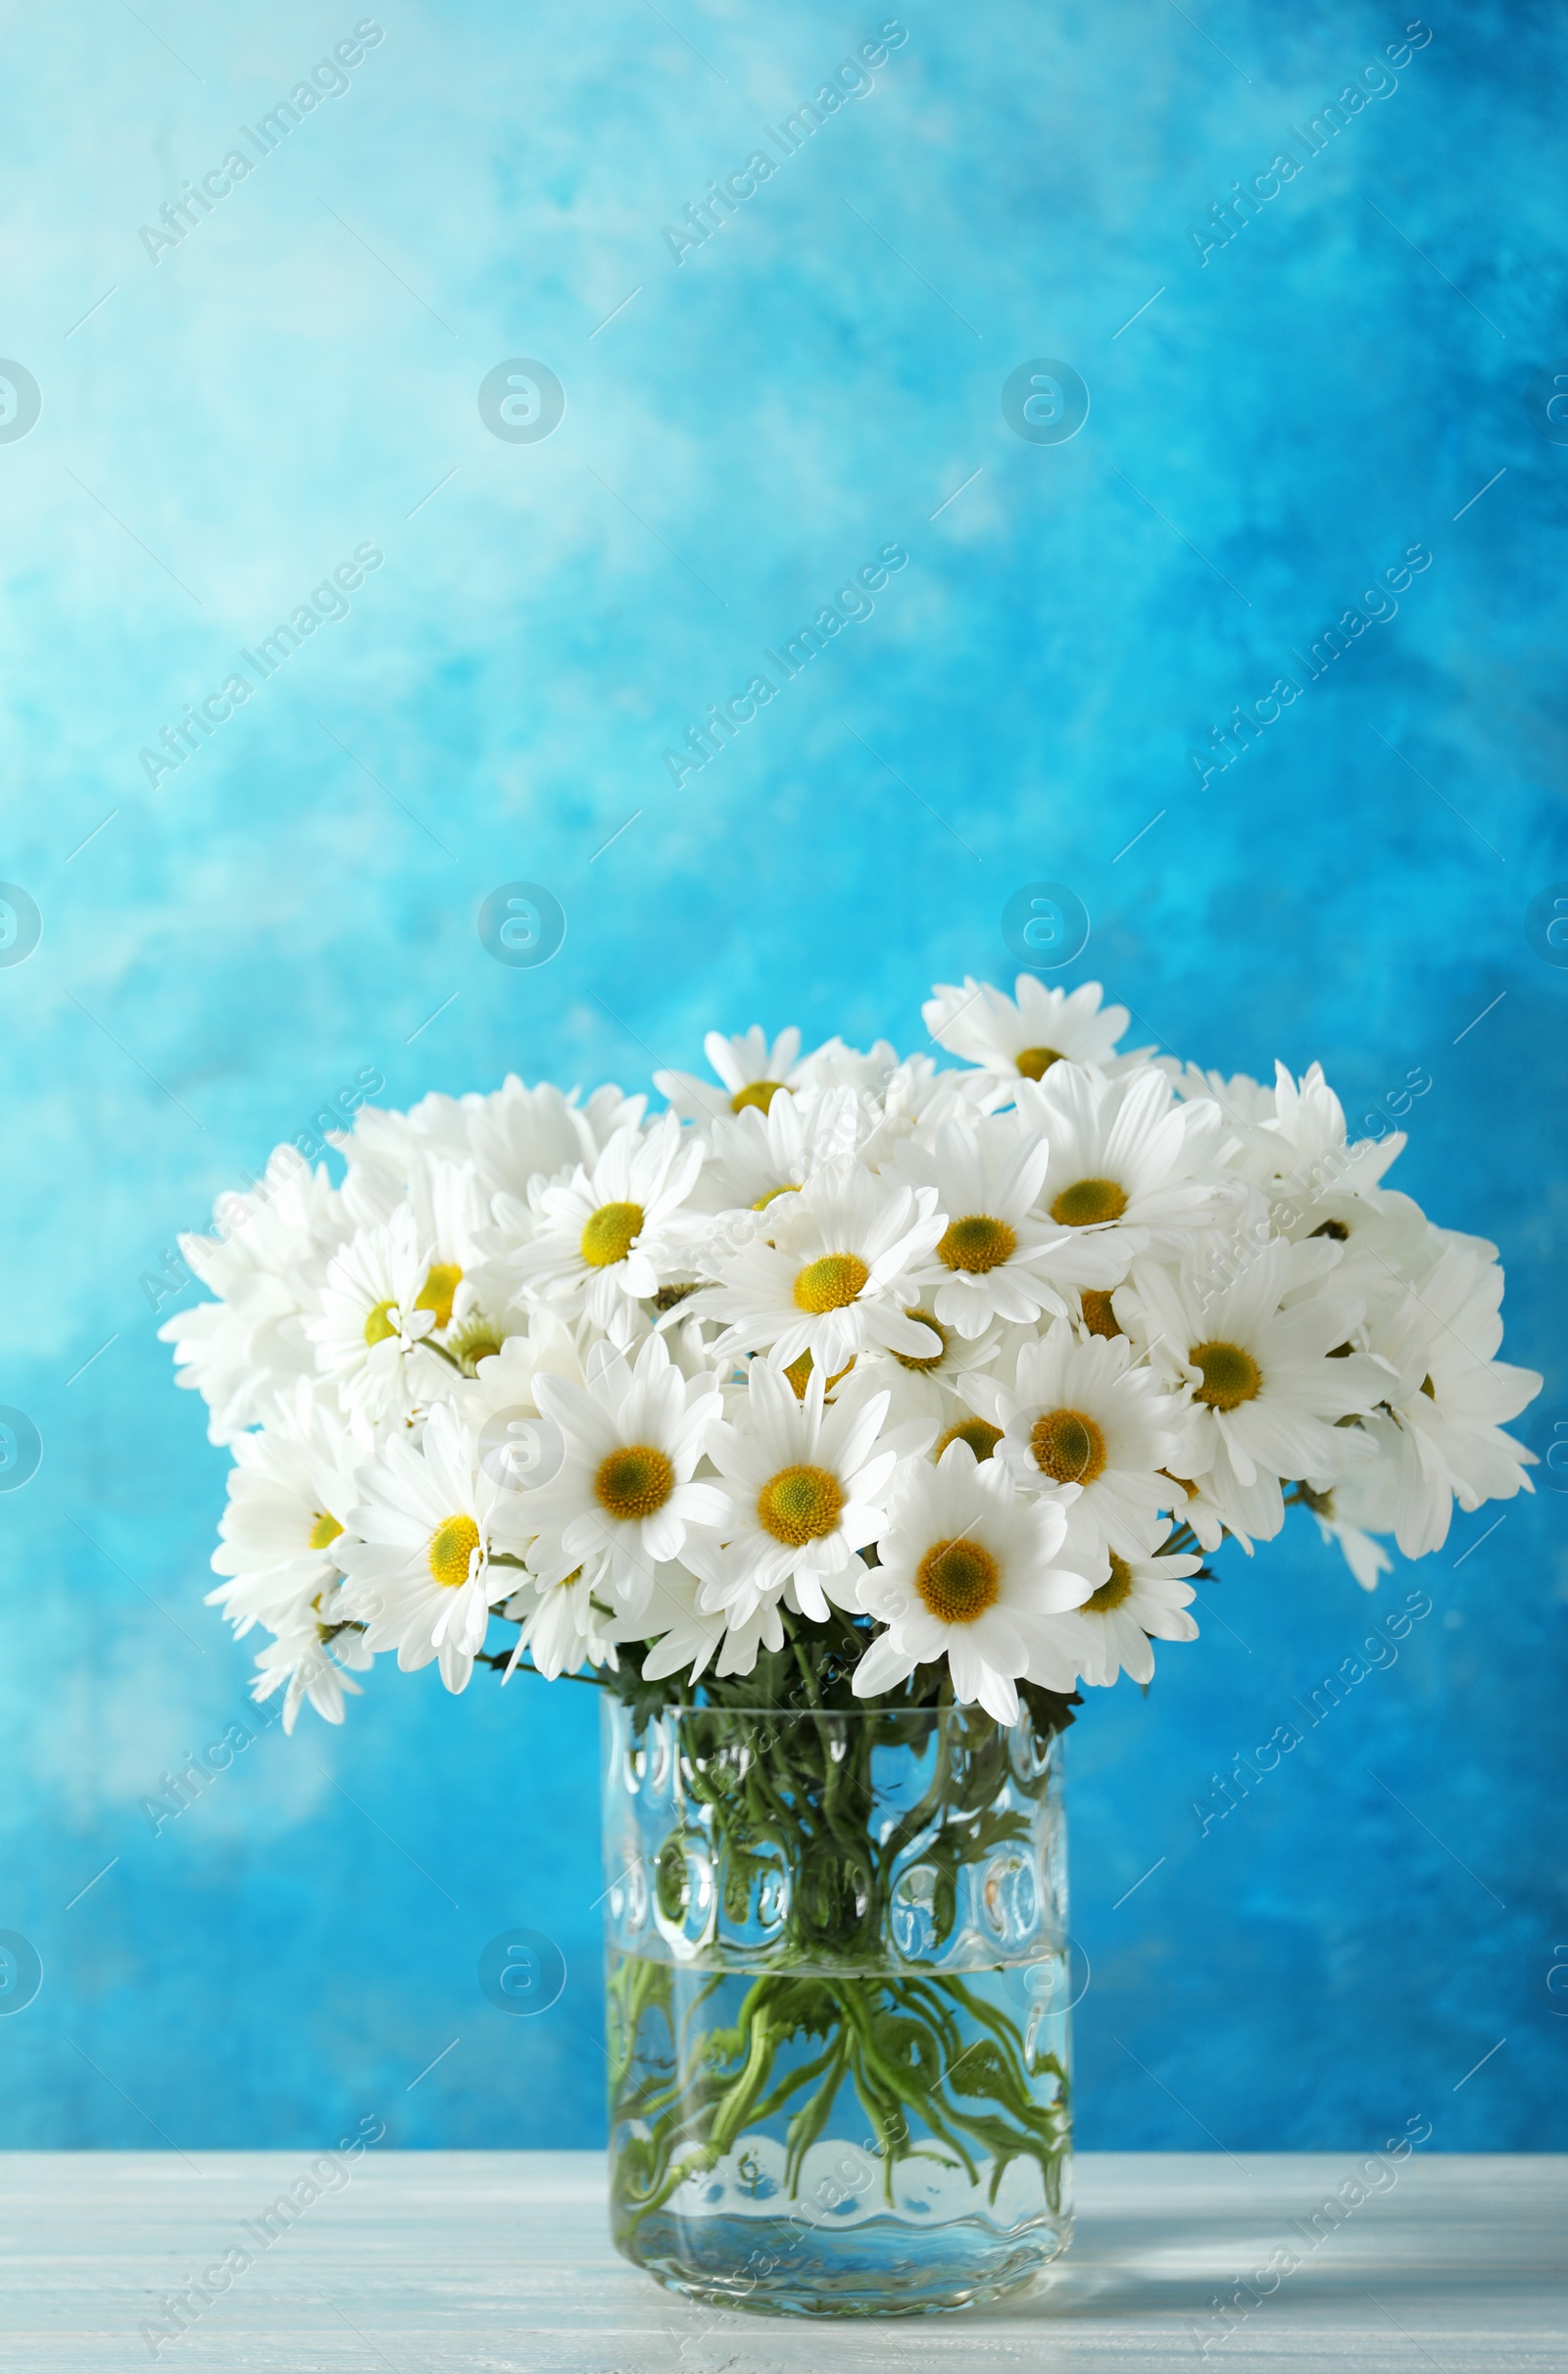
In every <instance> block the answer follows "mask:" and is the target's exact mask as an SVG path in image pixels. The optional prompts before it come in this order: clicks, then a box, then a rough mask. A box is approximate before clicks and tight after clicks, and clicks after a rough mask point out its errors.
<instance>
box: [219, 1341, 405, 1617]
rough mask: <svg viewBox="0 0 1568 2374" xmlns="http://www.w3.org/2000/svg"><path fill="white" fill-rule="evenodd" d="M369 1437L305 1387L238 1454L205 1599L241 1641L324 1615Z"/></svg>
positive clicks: (243, 1440)
mask: <svg viewBox="0 0 1568 2374" xmlns="http://www.w3.org/2000/svg"><path fill="white" fill-rule="evenodd" d="M369 1452H370V1441H369V1437H368V1433H355V1432H353V1431H351V1429H350V1428H349V1427H347V1426H346V1425H345V1424H344V1422H343V1419H342V1417H341V1416H340V1414H339V1412H338V1410H337V1409H336V1407H335V1406H334V1403H333V1401H332V1400H331V1399H329V1398H327V1397H325V1396H323V1395H322V1394H321V1393H319V1391H317V1390H316V1389H315V1388H314V1387H313V1386H312V1384H311V1383H310V1381H309V1380H308V1379H302V1380H301V1381H300V1382H299V1383H298V1384H297V1385H295V1386H294V1387H292V1388H291V1389H290V1390H289V1391H288V1392H287V1393H285V1394H284V1395H283V1396H282V1397H281V1398H280V1401H279V1406H278V1414H277V1418H276V1421H275V1422H274V1423H273V1424H272V1425H270V1426H265V1427H262V1428H261V1429H259V1430H258V1431H257V1432H256V1433H254V1434H242V1435H240V1436H239V1437H238V1438H237V1440H236V1441H235V1444H234V1464H233V1466H232V1468H231V1469H230V1470H229V1477H228V1507H227V1508H226V1509H225V1510H224V1512H223V1516H222V1519H221V1522H220V1525H219V1528H218V1530H219V1536H220V1542H219V1547H218V1549H217V1550H215V1551H214V1553H213V1560H212V1563H213V1572H214V1573H215V1574H221V1575H225V1576H226V1577H227V1578H228V1579H227V1580H226V1581H225V1582H222V1583H221V1584H220V1585H219V1586H218V1588H217V1589H216V1590H214V1591H209V1593H208V1594H207V1605H208V1606H209V1607H221V1608H222V1609H223V1611H224V1613H225V1614H226V1615H227V1616H228V1618H229V1621H230V1622H231V1623H232V1624H233V1626H234V1629H235V1632H236V1635H237V1636H239V1637H241V1638H243V1636H244V1635H245V1634H246V1633H247V1632H249V1631H250V1629H251V1627H252V1625H254V1624H255V1623H257V1622H261V1623H264V1624H266V1625H267V1627H268V1629H269V1630H270V1631H271V1632H277V1631H280V1630H281V1629H282V1628H283V1626H284V1624H285V1623H286V1622H287V1621H289V1620H290V1619H292V1618H296V1617H297V1618H298V1619H299V1620H300V1621H301V1622H306V1621H309V1620H310V1618H311V1615H312V1611H313V1610H314V1611H315V1612H316V1613H319V1612H320V1602H321V1599H322V1595H323V1594H324V1593H325V1594H329V1593H330V1592H332V1591H333V1590H334V1589H335V1587H336V1585H337V1580H338V1575H339V1571H340V1569H339V1566H338V1561H337V1558H336V1556H335V1554H334V1550H333V1545H334V1543H336V1542H337V1541H339V1540H340V1539H341V1538H342V1535H343V1533H344V1530H345V1528H346V1526H347V1524H348V1521H349V1518H350V1516H351V1515H352V1513H353V1511H354V1509H355V1508H356V1507H357V1506H358V1504H359V1501H360V1497H361V1495H360V1485H359V1471H360V1468H361V1467H362V1465H363V1464H364V1462H365V1461H366V1459H368V1456H369Z"/></svg>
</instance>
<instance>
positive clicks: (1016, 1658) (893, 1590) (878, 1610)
mask: <svg viewBox="0 0 1568 2374" xmlns="http://www.w3.org/2000/svg"><path fill="white" fill-rule="evenodd" d="M1066 1530H1067V1521H1066V1511H1065V1509H1064V1508H1062V1507H1061V1506H1059V1505H1058V1504H1057V1503H1055V1502H1049V1501H1044V1500H1031V1499H1026V1498H1024V1497H1023V1496H1021V1495H1020V1494H1019V1493H1018V1491H1017V1489H1016V1487H1015V1485H1014V1483H1013V1479H1012V1476H1011V1474H1010V1472H1009V1470H1008V1469H1007V1468H1005V1466H1003V1465H1002V1464H1001V1462H1000V1461H999V1460H997V1459H988V1460H986V1461H985V1462H984V1464H981V1463H979V1462H978V1461H977V1460H976V1459H975V1457H974V1454H973V1452H972V1451H971V1450H970V1449H969V1447H968V1445H967V1444H966V1443H964V1442H962V1441H956V1442H954V1443H952V1444H951V1445H950V1446H949V1448H948V1449H947V1450H946V1451H945V1452H944V1453H943V1455H942V1458H941V1459H940V1460H939V1461H938V1463H937V1464H936V1465H935V1466H934V1467H933V1466H931V1465H929V1464H928V1463H927V1462H926V1461H924V1460H916V1461H914V1462H912V1463H911V1464H910V1465H908V1466H907V1467H906V1468H905V1469H904V1471H903V1472H902V1473H901V1475H900V1476H899V1479H898V1482H897V1484H896V1485H895V1488H894V1496H893V1504H892V1508H891V1511H890V1515H889V1521H888V1524H887V1526H886V1528H885V1530H884V1531H883V1533H882V1535H881V1536H880V1538H879V1540H878V1543H877V1557H878V1563H877V1565H876V1566H874V1567H872V1568H870V1569H869V1570H868V1571H867V1573H866V1575H865V1579H864V1581H863V1582H862V1584H861V1600H862V1604H863V1605H864V1607H866V1608H867V1610H868V1611H869V1612H870V1613H871V1614H872V1615H875V1616H878V1617H880V1618H881V1619H882V1621H883V1622H884V1623H885V1625H886V1630H885V1631H883V1632H880V1633H878V1634H877V1636H876V1637H875V1639H874V1640H873V1641H872V1643H871V1646H870V1648H869V1649H868V1650H867V1651H866V1653H865V1655H864V1656H863V1657H861V1659H860V1661H859V1663H858V1665H857V1667H856V1671H855V1691H856V1695H857V1697H859V1698H869V1697H874V1696H875V1695H876V1694H877V1693H878V1692H879V1691H883V1690H889V1689H892V1688H895V1687H896V1686H897V1685H898V1684H899V1683H900V1682H902V1681H904V1680H905V1679H907V1676H908V1675H909V1674H910V1673H912V1672H913V1671H914V1668H915V1666H916V1665H924V1664H932V1663H934V1662H935V1661H936V1660H937V1659H938V1658H941V1657H945V1658H946V1659H947V1665H948V1671H949V1673H950V1674H951V1676H952V1680H953V1690H954V1696H955V1697H956V1698H957V1699H958V1700H959V1701H960V1702H961V1703H962V1704H964V1705H974V1704H978V1705H980V1706H984V1707H985V1708H986V1710H987V1711H988V1713H990V1714H992V1715H994V1716H995V1717H996V1719H997V1721H998V1722H999V1723H1014V1722H1016V1721H1017V1719H1018V1688H1017V1685H1018V1682H1019V1680H1020V1679H1021V1678H1022V1677H1023V1676H1024V1675H1025V1674H1027V1675H1028V1676H1029V1677H1030V1678H1031V1679H1032V1680H1035V1681H1039V1682H1043V1683H1044V1684H1045V1685H1046V1686H1047V1687H1048V1688H1049V1689H1054V1690H1070V1689H1071V1688H1072V1687H1073V1684H1074V1681H1075V1680H1076V1677H1077V1670H1078V1666H1077V1657H1076V1649H1077V1645H1078V1638H1079V1636H1078V1635H1077V1633H1076V1632H1075V1630H1074V1629H1073V1624H1072V1618H1071V1614H1070V1611H1071V1610H1072V1609H1073V1608H1075V1607H1079V1606H1080V1605H1081V1604H1082V1602H1083V1601H1084V1600H1086V1599H1087V1598H1088V1596H1089V1592H1090V1588H1091V1586H1090V1584H1089V1583H1088V1582H1087V1581H1086V1580H1085V1578H1084V1576H1083V1575H1082V1574H1079V1573H1076V1572H1074V1571H1073V1570H1072V1569H1071V1567H1070V1565H1069V1564H1068V1563H1067V1562H1066V1557H1065V1549H1064V1545H1065V1539H1066Z"/></svg>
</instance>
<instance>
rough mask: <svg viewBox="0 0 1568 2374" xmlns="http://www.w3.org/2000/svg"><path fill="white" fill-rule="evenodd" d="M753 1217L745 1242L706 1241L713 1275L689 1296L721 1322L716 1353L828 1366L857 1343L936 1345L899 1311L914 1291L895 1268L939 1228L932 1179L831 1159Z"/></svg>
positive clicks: (848, 1355) (912, 1261)
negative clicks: (908, 1178) (879, 1172)
mask: <svg viewBox="0 0 1568 2374" xmlns="http://www.w3.org/2000/svg"><path fill="white" fill-rule="evenodd" d="M756 1225H757V1229H758V1235H757V1238H756V1240H755V1241H753V1242H751V1243H743V1244H741V1245H739V1246H738V1247H736V1248H735V1249H733V1250H729V1249H726V1248H725V1247H723V1246H722V1245H720V1244H718V1243H717V1242H716V1241H715V1243H714V1244H713V1245H711V1247H710V1249H709V1252H708V1255H707V1258H706V1266H707V1268H708V1271H709V1274H710V1275H711V1276H714V1277H716V1279H717V1280H718V1282H717V1283H716V1284H714V1285H712V1286H708V1287H705V1288H704V1290H703V1292H702V1293H701V1294H699V1295H697V1296H695V1297H694V1298H693V1302H692V1306H691V1308H692V1311H694V1312H695V1313H698V1314H700V1315H701V1316H703V1317H704V1318H710V1317H711V1318H715V1319H719V1320H721V1321H723V1322H725V1331H724V1333H723V1334H722V1335H720V1337H719V1339H718V1341H717V1343H716V1345H715V1346H714V1351H715V1353H716V1354H717V1355H719V1356H720V1357H722V1356H723V1355H724V1354H725V1353H729V1352H740V1353H752V1352H765V1353H766V1354H767V1357H768V1359H769V1360H771V1361H772V1363H773V1365H774V1367H775V1368H788V1367H790V1366H792V1365H793V1364H794V1363H795V1362H796V1361H798V1360H800V1359H801V1356H802V1354H803V1353H808V1352H809V1354H810V1356H811V1365H812V1366H813V1367H815V1368H820V1369H822V1370H823V1371H824V1372H825V1373H826V1374H827V1375H828V1376H830V1377H836V1376H838V1375H840V1374H842V1372H843V1371H844V1370H845V1369H846V1368H847V1367H848V1366H849V1364H850V1362H851V1361H852V1360H854V1359H855V1357H856V1355H857V1354H858V1353H859V1352H861V1351H863V1350H865V1349H866V1347H867V1346H868V1345H873V1344H875V1345H880V1346H881V1347H883V1348H884V1349H885V1350H887V1351H889V1352H912V1353H916V1354H920V1355H922V1356H923V1355H925V1354H929V1353H932V1352H934V1351H935V1350H936V1349H937V1341H936V1338H935V1336H934V1335H933V1333H932V1331H931V1329H930V1328H928V1327H921V1326H919V1325H917V1324H916V1323H915V1322H914V1321H913V1320H910V1319H907V1318H906V1317H905V1315H904V1311H905V1307H906V1306H907V1304H910V1303H913V1302H914V1301H915V1300H916V1297H915V1295H914V1293H913V1291H912V1289H908V1290H906V1278H907V1273H908V1272H910V1271H911V1270H913V1269H915V1268H916V1267H918V1265H919V1264H920V1263H921V1262H923V1261H925V1260H926V1258H927V1257H928V1256H929V1255H930V1254H931V1252H932V1251H933V1250H934V1248H935V1245H936V1241H937V1239H938V1237H939V1236H940V1235H941V1233H942V1226H943V1223H942V1219H941V1216H940V1214H939V1213H938V1212H937V1210H936V1193H935V1190H934V1189H932V1188H930V1187H921V1188H912V1187H908V1186H905V1185H902V1184H900V1183H899V1182H897V1181H894V1180H890V1179H881V1178H873V1177H872V1176H871V1174H870V1173H869V1172H868V1171H866V1170H864V1169H862V1168H861V1167H860V1165H859V1164H858V1163H853V1162H837V1163H834V1164H833V1165H832V1166H831V1167H830V1168H828V1169H826V1170H821V1171H819V1172H818V1173H817V1175H816V1177H815V1178H814V1179H812V1180H810V1181H809V1183H808V1185H807V1186H805V1187H804V1188H803V1189H802V1190H801V1192H800V1193H799V1194H798V1195H782V1196H780V1197H779V1198H778V1199H777V1201H776V1202H775V1203H773V1204H770V1205H769V1206H768V1208H767V1210H766V1212H762V1213H760V1214H759V1215H758V1218H757V1223H756ZM764 1228H765V1230H766V1236H765V1238H764V1237H763V1235H762V1233H761V1232H762V1230H763V1229H764Z"/></svg>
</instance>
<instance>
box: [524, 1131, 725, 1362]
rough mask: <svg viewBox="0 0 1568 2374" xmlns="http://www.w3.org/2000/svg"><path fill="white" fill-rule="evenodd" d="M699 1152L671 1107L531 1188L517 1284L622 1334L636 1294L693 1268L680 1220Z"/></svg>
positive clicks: (653, 1290) (649, 1292)
mask: <svg viewBox="0 0 1568 2374" xmlns="http://www.w3.org/2000/svg"><path fill="white" fill-rule="evenodd" d="M702 1162H703V1149H702V1147H701V1145H700V1144H699V1143H698V1142H697V1140H696V1139H695V1138H693V1137H691V1136H686V1137H684V1138H683V1137H682V1134H681V1127H680V1123H679V1122H678V1121H677V1120H676V1119H675V1117H674V1115H673V1114H672V1113H664V1114H662V1116H661V1117H660V1119H659V1120H657V1121H656V1122H655V1123H654V1124H653V1126H652V1128H650V1129H649V1130H648V1131H647V1132H646V1133H641V1132H639V1131H637V1130H635V1129H619V1130H617V1131H616V1132H615V1134H614V1136H613V1138H612V1139H611V1141H610V1143H609V1145H608V1146H607V1147H606V1148H605V1151H604V1153H603V1154H602V1155H600V1157H599V1159H598V1161H597V1162H595V1163H594V1164H593V1165H592V1167H591V1168H585V1167H584V1166H583V1165H582V1164H581V1163H579V1164H578V1166H577V1168H576V1170H575V1171H574V1172H573V1173H572V1176H571V1177H570V1179H569V1180H566V1181H564V1182H562V1183H561V1184H559V1185H551V1186H544V1187H538V1186H536V1187H535V1188H534V1190H533V1191H532V1192H531V1197H530V1201H531V1202H532V1204H533V1207H534V1212H535V1225H534V1234H533V1238H532V1241H531V1243H529V1244H526V1245H524V1246H523V1247H521V1249H520V1250H519V1251H518V1252H516V1253H515V1255H513V1257H512V1261H511V1269H512V1274H513V1276H514V1278H515V1281H516V1283H517V1285H518V1287H519V1288H520V1289H521V1290H522V1292H523V1293H525V1294H527V1295H534V1296H538V1297H539V1298H540V1299H541V1300H543V1301H545V1302H549V1303H552V1304H554V1305H555V1306H556V1307H557V1308H558V1309H559V1310H561V1311H564V1313H565V1314H566V1315H567V1316H568V1317H571V1318H576V1317H579V1316H583V1317H586V1318H587V1320H588V1322H589V1323H590V1325H592V1326H594V1327H597V1328H600V1329H602V1330H604V1331H606V1332H614V1331H615V1330H617V1329H618V1330H619V1332H620V1335H621V1336H622V1337H623V1338H624V1337H625V1336H626V1335H627V1333H628V1331H629V1330H630V1329H631V1328H632V1327H633V1326H634V1325H635V1320H636V1316H637V1314H636V1313H635V1312H634V1311H632V1309H631V1308H630V1307H631V1306H632V1305H633V1304H635V1303H637V1302H640V1301H643V1300H646V1299H647V1298H649V1297H651V1296H653V1295H655V1294H657V1293H658V1292H659V1289H660V1288H661V1286H662V1285H665V1284H666V1283H668V1282H669V1281H670V1280H671V1279H674V1278H679V1277H682V1276H689V1274H690V1270H689V1267H688V1265H687V1264H688V1261H689V1254H688V1251H687V1246H688V1242H689V1237H690V1228H689V1226H688V1227H687V1228H685V1229H683V1228H682V1227H681V1226H680V1225H679V1224H678V1223H679V1217H680V1213H681V1208H682V1206H683V1205H684V1204H685V1202H686V1199H687V1197H688V1196H689V1195H690V1193H691V1190H692V1186H693V1183H694V1182H695V1180H696V1177H697V1173H698V1171H699V1170H700V1169H701V1168H702Z"/></svg>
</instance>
